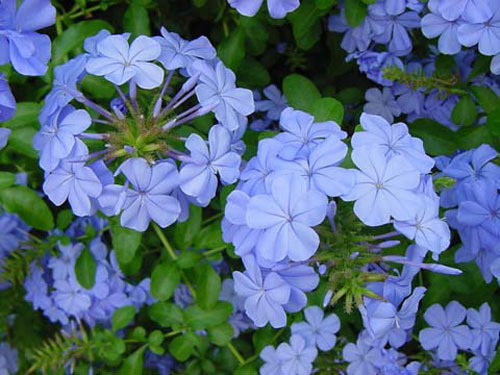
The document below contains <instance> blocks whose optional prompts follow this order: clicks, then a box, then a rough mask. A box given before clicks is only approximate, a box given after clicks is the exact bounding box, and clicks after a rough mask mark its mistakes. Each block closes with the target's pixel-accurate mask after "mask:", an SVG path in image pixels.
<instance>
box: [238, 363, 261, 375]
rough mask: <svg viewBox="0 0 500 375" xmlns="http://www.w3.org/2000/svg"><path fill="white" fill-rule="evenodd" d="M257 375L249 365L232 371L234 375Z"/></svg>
mask: <svg viewBox="0 0 500 375" xmlns="http://www.w3.org/2000/svg"><path fill="white" fill-rule="evenodd" d="M257 374H258V372H257V370H256V369H255V368H254V366H253V365H252V364H251V363H249V364H247V365H244V366H242V367H238V368H237V369H236V370H235V371H234V375H257Z"/></svg>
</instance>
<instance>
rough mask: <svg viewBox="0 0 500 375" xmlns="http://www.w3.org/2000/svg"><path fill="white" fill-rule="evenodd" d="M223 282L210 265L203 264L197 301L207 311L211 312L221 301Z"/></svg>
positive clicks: (198, 284) (197, 288)
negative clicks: (219, 300) (218, 301)
mask: <svg viewBox="0 0 500 375" xmlns="http://www.w3.org/2000/svg"><path fill="white" fill-rule="evenodd" d="M220 288H221V280H220V277H219V275H218V274H217V272H215V270H214V269H213V267H212V266H211V265H210V264H209V263H202V264H201V265H200V269H199V272H198V281H197V283H196V292H197V294H196V301H197V302H198V305H199V306H200V307H201V308H202V309H205V310H210V309H211V308H212V307H214V306H215V304H216V303H217V300H218V299H219V293H220Z"/></svg>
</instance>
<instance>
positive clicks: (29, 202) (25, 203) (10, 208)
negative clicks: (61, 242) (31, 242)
mask: <svg viewBox="0 0 500 375" xmlns="http://www.w3.org/2000/svg"><path fill="white" fill-rule="evenodd" d="M0 201H1V202H2V204H3V206H4V208H5V209H6V210H7V212H10V213H15V214H18V215H19V216H20V217H21V219H23V221H24V222H25V223H26V224H28V225H30V226H32V227H33V228H36V229H40V230H51V229H52V228H53V227H54V218H53V217H52V212H51V211H50V209H49V207H48V206H47V204H46V203H45V202H44V201H43V199H42V198H40V197H39V196H38V194H37V193H35V192H34V191H33V190H31V189H29V188H27V187H26V186H13V187H10V188H7V189H3V190H0Z"/></svg>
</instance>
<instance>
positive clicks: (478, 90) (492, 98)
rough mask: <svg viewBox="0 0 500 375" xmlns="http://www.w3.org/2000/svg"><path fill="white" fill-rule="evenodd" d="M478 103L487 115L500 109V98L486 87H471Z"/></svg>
mask: <svg viewBox="0 0 500 375" xmlns="http://www.w3.org/2000/svg"><path fill="white" fill-rule="evenodd" d="M470 89H471V91H472V93H473V94H474V96H475V98H476V100H477V102H478V103H479V105H480V106H481V107H482V108H483V110H484V111H485V112H486V113H491V112H493V111H495V110H496V109H498V108H500V98H499V97H498V95H497V94H495V92H494V91H493V90H492V89H490V88H489V87H486V86H471V88H470Z"/></svg>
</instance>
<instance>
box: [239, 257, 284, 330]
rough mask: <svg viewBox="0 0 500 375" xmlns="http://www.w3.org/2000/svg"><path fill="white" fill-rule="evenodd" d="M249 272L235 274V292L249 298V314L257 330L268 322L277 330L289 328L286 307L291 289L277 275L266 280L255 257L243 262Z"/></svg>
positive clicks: (268, 276)
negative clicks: (284, 306) (286, 326)
mask: <svg viewBox="0 0 500 375" xmlns="http://www.w3.org/2000/svg"><path fill="white" fill-rule="evenodd" d="M243 262H244V264H245V272H244V273H241V272H239V271H235V272H233V279H234V289H235V290H236V292H237V293H238V294H239V295H240V296H242V297H245V298H246V300H245V312H246V313H247V315H248V317H249V318H250V319H252V320H253V322H254V324H255V325H256V326H257V327H263V326H265V325H266V324H267V322H270V323H271V326H273V327H274V328H280V327H284V326H285V325H286V313H285V310H284V309H283V305H284V304H286V303H287V302H288V299H289V297H290V286H289V285H288V284H287V283H286V282H285V281H284V280H283V279H282V278H281V277H280V276H279V275H278V274H277V273H275V272H270V273H269V274H267V276H266V277H265V278H263V276H262V272H261V270H260V268H259V266H258V265H257V263H256V261H255V258H254V257H253V256H247V257H245V258H243Z"/></svg>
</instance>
